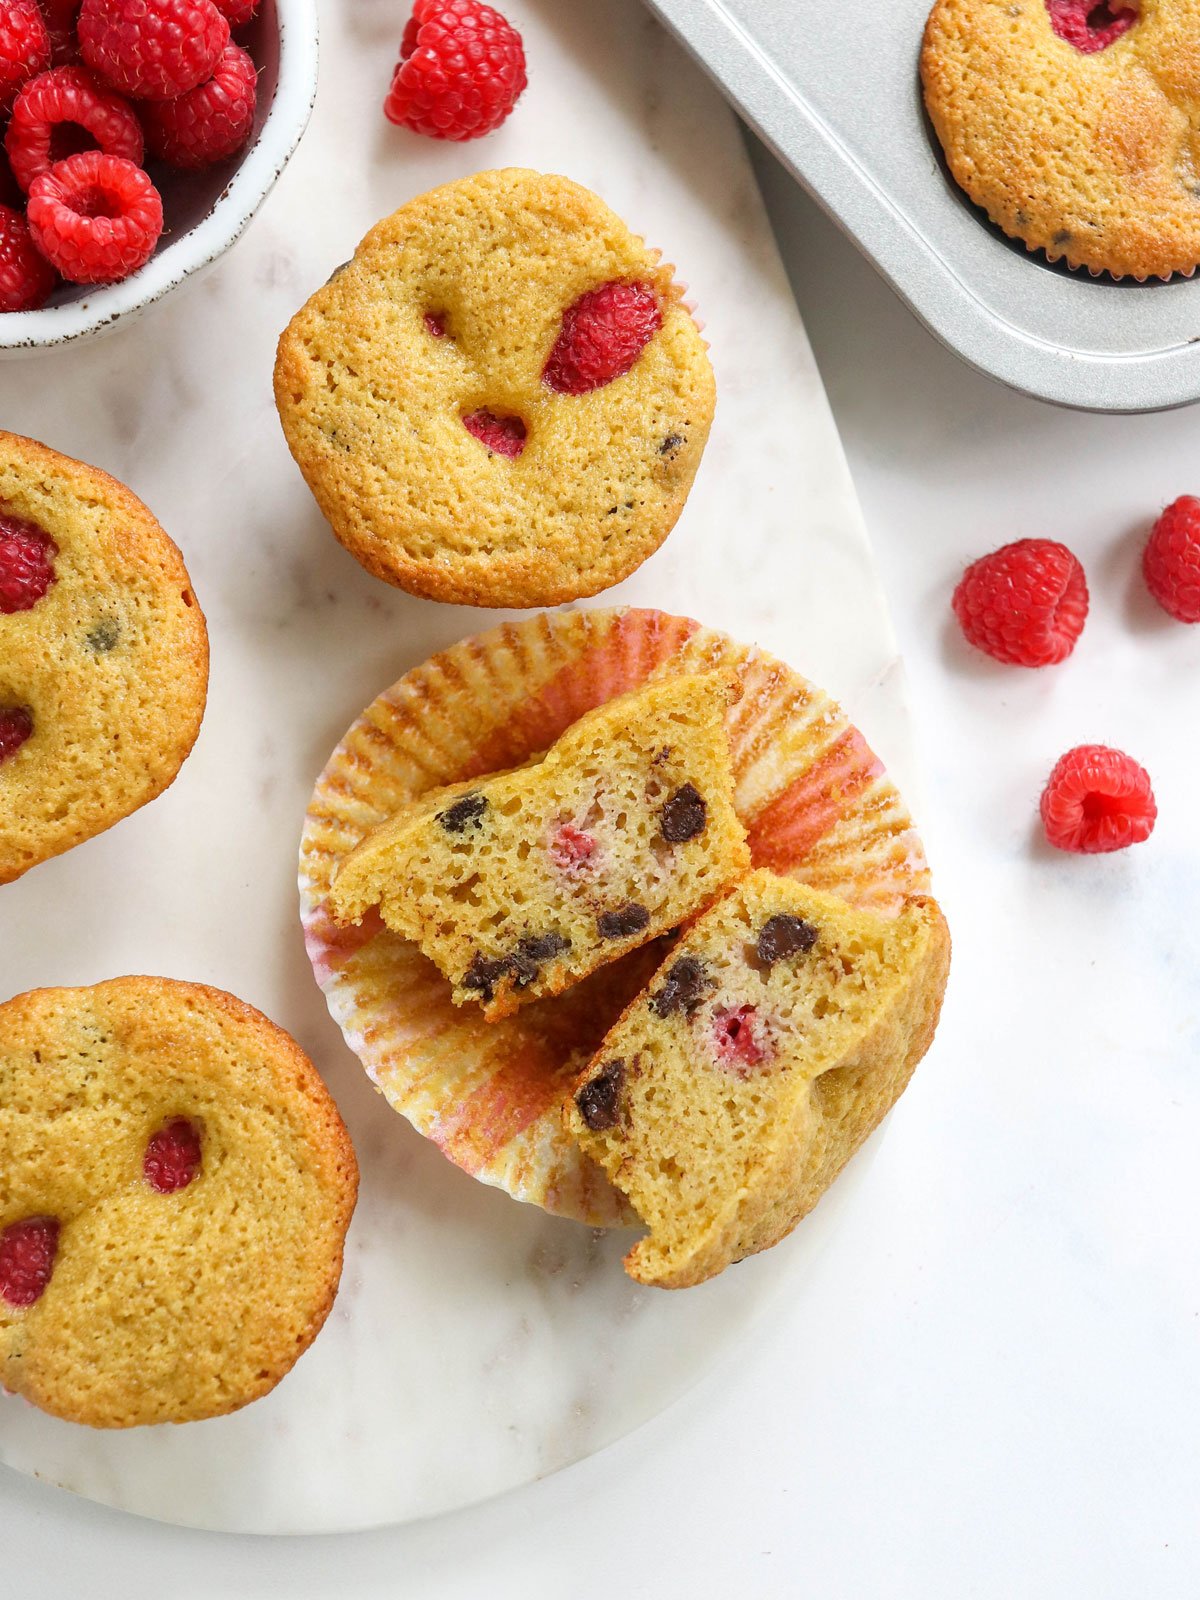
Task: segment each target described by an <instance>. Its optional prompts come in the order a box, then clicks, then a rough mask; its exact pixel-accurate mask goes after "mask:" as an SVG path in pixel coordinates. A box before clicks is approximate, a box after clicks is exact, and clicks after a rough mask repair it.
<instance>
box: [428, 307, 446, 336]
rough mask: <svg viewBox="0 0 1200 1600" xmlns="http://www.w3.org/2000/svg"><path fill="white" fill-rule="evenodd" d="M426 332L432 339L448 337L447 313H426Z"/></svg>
mask: <svg viewBox="0 0 1200 1600" xmlns="http://www.w3.org/2000/svg"><path fill="white" fill-rule="evenodd" d="M425 332H426V333H427V334H428V335H429V337H430V338H431V339H444V338H445V337H446V313H445V312H444V311H427V312H426V313H425Z"/></svg>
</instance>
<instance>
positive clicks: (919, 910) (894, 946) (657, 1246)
mask: <svg viewBox="0 0 1200 1600" xmlns="http://www.w3.org/2000/svg"><path fill="white" fill-rule="evenodd" d="M949 959H950V937H949V934H948V932H947V929H946V924H945V921H944V919H943V917H942V914H941V912H940V910H939V909H938V907H937V905H936V903H935V902H934V901H933V900H930V899H927V898H922V897H913V898H912V899H910V900H909V901H908V902H907V904H906V905H905V906H904V908H903V909H902V911H901V912H900V915H899V916H898V917H896V918H894V919H890V920H889V919H887V918H884V917H878V916H875V915H874V914H873V913H871V912H868V911H858V910H854V909H852V908H851V907H850V906H848V905H846V904H845V903H844V902H843V901H841V900H837V899H835V898H834V897H833V896H832V895H827V894H823V893H821V892H819V891H818V890H815V889H810V888H807V887H806V886H805V885H803V884H800V883H797V882H795V881H794V880H792V879H790V878H782V877H778V876H776V875H775V874H773V873H771V872H767V871H758V872H754V873H751V874H750V875H749V876H748V877H747V878H745V879H744V880H743V881H742V882H741V883H740V884H739V885H738V886H737V888H736V889H735V890H734V891H733V892H732V893H731V894H729V895H728V896H727V897H726V898H725V899H723V900H722V901H720V902H719V903H718V904H717V905H716V906H714V907H713V908H712V910H710V911H709V912H707V913H706V915H704V916H703V917H701V918H700V919H699V921H697V922H696V923H695V924H694V925H693V926H692V927H691V928H690V929H689V930H688V932H687V933H685V935H684V937H683V938H682V940H681V941H680V942H679V944H678V945H677V946H676V947H675V948H674V949H673V950H672V951H671V953H670V955H669V956H668V957H667V959H666V962H665V963H664V965H663V966H662V967H661V968H660V969H659V971H658V973H657V975H656V976H655V978H654V979H652V980H651V982H650V984H649V985H648V987H647V988H646V990H645V991H644V992H643V993H642V994H641V995H640V996H639V997H638V998H637V999H636V1000H635V1001H634V1002H633V1003H632V1005H631V1006H630V1007H629V1008H628V1010H627V1011H626V1012H625V1014H624V1015H623V1016H622V1017H621V1019H620V1020H619V1021H618V1022H617V1024H616V1025H615V1027H613V1029H612V1030H611V1032H610V1033H609V1034H608V1036H607V1038H606V1039H605V1041H604V1043H603V1045H602V1046H601V1047H600V1050H599V1051H598V1052H597V1054H596V1056H595V1057H594V1059H593V1060H592V1062H591V1064H590V1066H589V1067H588V1069H587V1071H586V1072H585V1073H584V1074H583V1076H582V1078H581V1080H580V1082H579V1084H578V1086H577V1088H576V1092H575V1094H574V1096H573V1097H572V1098H571V1099H570V1100H569V1101H568V1102H567V1105H566V1108H565V1111H564V1116H565V1119H566V1124H567V1128H568V1130H569V1132H571V1133H572V1134H573V1135H574V1137H575V1138H576V1140H577V1141H578V1142H579V1144H580V1145H581V1146H582V1148H583V1150H584V1152H585V1154H587V1155H589V1156H591V1157H593V1158H594V1159H595V1160H596V1161H598V1162H599V1163H600V1165H601V1166H602V1167H603V1168H604V1170H605V1172H607V1173H608V1176H609V1177H610V1178H611V1179H612V1181H613V1183H614V1184H615V1185H616V1186H617V1188H618V1189H620V1190H621V1192H622V1193H623V1194H625V1195H626V1196H627V1198H628V1199H629V1200H630V1202H631V1203H632V1205H633V1207H634V1209H635V1210H636V1211H637V1213H638V1215H639V1216H640V1217H641V1219H642V1221H643V1222H644V1223H645V1224H646V1226H647V1228H648V1229H649V1233H648V1235H647V1237H646V1238H644V1239H642V1240H641V1241H639V1243H638V1244H636V1245H635V1246H634V1247H633V1249H632V1251H631V1252H630V1253H629V1255H628V1256H627V1257H626V1258H625V1266H626V1270H627V1271H628V1272H629V1274H630V1276H631V1277H633V1278H636V1279H637V1280H638V1281H639V1282H641V1283H646V1284H654V1285H657V1286H658V1287H660V1288H665V1289H679V1288H685V1287H687V1286H689V1285H692V1284H696V1283H702V1282H703V1281H704V1280H705V1279H706V1278H711V1277H713V1276H714V1275H715V1274H716V1273H718V1272H720V1271H722V1269H723V1268H725V1267H727V1266H728V1265H729V1264H730V1263H731V1262H733V1261H740V1260H742V1259H743V1257H745V1256H748V1255H753V1254H754V1253H755V1252H756V1251H759V1250H765V1249H767V1248H768V1247H769V1246H770V1245H773V1244H776V1243H777V1242H778V1241H779V1240H780V1239H782V1238H783V1237H784V1236H785V1235H786V1234H788V1233H790V1232H791V1230H792V1229H793V1228H794V1227H795V1226H796V1223H797V1222H799V1221H800V1219H801V1218H802V1217H803V1216H804V1215H805V1214H806V1213H807V1212H808V1211H810V1210H811V1209H812V1207H813V1206H814V1205H815V1204H816V1203H817V1201H818V1200H819V1199H820V1197H821V1195H822V1194H823V1193H824V1192H825V1190H826V1189H827V1188H828V1187H829V1185H830V1184H831V1183H832V1182H833V1180H834V1179H835V1178H836V1177H837V1175H838V1173H839V1172H840V1171H841V1169H842V1167H843V1166H844V1165H845V1164H846V1162H847V1161H848V1160H849V1158H850V1157H851V1156H852V1155H853V1154H854V1152H855V1150H856V1149H857V1148H858V1146H859V1145H860V1144H861V1143H862V1141H863V1140H864V1139H865V1138H866V1136H867V1135H868V1134H869V1133H870V1132H871V1131H872V1129H873V1128H875V1127H876V1125H877V1124H878V1123H879V1122H880V1121H881V1119H882V1118H883V1116H884V1115H885V1113H886V1112H887V1111H888V1110H889V1109H890V1107H891V1106H892V1105H893V1104H894V1102H895V1101H896V1099H897V1097H898V1096H899V1095H900V1093H901V1092H902V1091H903V1089H904V1088H905V1086H906V1084H907V1083H908V1080H909V1077H910V1076H911V1074H912V1071H913V1068H914V1067H915V1066H916V1064H917V1062H918V1061H919V1060H920V1059H921V1057H922V1056H923V1055H924V1054H925V1051H926V1050H927V1049H928V1048H929V1044H930V1042H931V1040H932V1038H933V1032H934V1028H935V1027H936V1025H937V1019H938V1014H939V1012H940V1009H941V1003H942V995H943V992H944V990H945V985H946V976H947V971H948V967H949Z"/></svg>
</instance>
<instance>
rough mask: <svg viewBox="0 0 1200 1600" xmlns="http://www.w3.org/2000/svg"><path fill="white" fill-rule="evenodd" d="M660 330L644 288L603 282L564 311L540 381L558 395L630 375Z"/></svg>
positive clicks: (654, 303) (653, 299) (658, 313)
mask: <svg viewBox="0 0 1200 1600" xmlns="http://www.w3.org/2000/svg"><path fill="white" fill-rule="evenodd" d="M661 327H662V310H661V308H660V306H659V303H658V297H657V295H656V294H655V293H654V290H653V289H652V288H651V287H650V285H649V284H648V283H602V284H601V285H600V287H599V288H598V289H589V290H588V292H587V293H586V294H583V295H580V297H579V299H578V300H576V302H575V304H574V305H573V306H568V307H567V309H566V310H565V311H564V312H563V319H562V327H561V328H560V330H559V334H558V338H557V339H556V340H555V341H554V348H553V350H551V352H550V358H549V360H548V361H547V362H546V366H545V369H544V371H543V372H542V378H543V380H544V381H545V382H546V383H548V384H549V385H550V387H551V388H552V389H554V390H556V391H557V392H558V393H559V394H587V393H588V391H589V390H591V389H601V388H603V387H604V385H605V384H606V383H611V382H612V381H613V379H614V378H619V377H620V376H621V375H622V374H623V373H626V372H628V371H629V369H630V367H632V366H633V364H634V362H635V361H636V360H637V358H638V357H639V356H640V355H641V353H642V351H643V350H644V349H645V348H646V346H647V345H648V344H649V343H650V341H651V339H653V337H654V335H655V334H656V333H657V332H658V330H659V329H660V328H661Z"/></svg>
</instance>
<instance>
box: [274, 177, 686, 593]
mask: <svg viewBox="0 0 1200 1600" xmlns="http://www.w3.org/2000/svg"><path fill="white" fill-rule="evenodd" d="M672 274H673V269H672V268H671V267H669V266H666V265H665V264H664V263H663V262H662V261H661V260H660V259H659V256H658V254H657V252H655V251H652V250H649V249H648V248H647V247H646V245H645V244H644V243H643V242H642V240H641V239H639V238H637V237H635V235H634V234H632V233H631V232H630V231H629V229H628V228H627V227H626V226H625V224H624V223H623V222H622V221H621V220H620V218H619V217H617V216H615V215H614V214H613V213H612V212H611V211H610V210H609V209H608V207H607V206H606V205H604V203H603V202H602V201H601V200H599V199H598V198H597V196H596V195H594V194H592V193H590V192H589V191H588V190H587V189H583V188H581V187H580V186H579V185H578V184H576V183H572V182H570V181H569V180H568V179H566V178H560V177H552V176H548V175H546V174H543V173H539V172H530V171H526V170H524V169H520V168H510V169H506V170H503V171H496V172H482V173H477V174H476V175H475V176H473V177H469V178H463V179H460V180H458V181H457V182H455V183H450V184H446V185H445V186H444V187H443V188H440V189H435V190H434V191H433V192H432V193H430V194H425V195H422V196H420V197H419V198H418V199H416V200H413V201H410V202H409V204H408V205H406V206H403V207H402V208H401V209H400V210H399V211H397V212H396V213H395V214H394V215H393V216H391V217H388V218H387V219H386V220H385V221H383V222H381V223H379V225H378V226H377V227H375V228H373V229H372V230H371V232H370V233H369V234H368V235H367V237H366V238H365V239H364V240H363V242H362V243H361V244H360V245H359V247H358V250H357V252H356V253H355V256H354V259H353V261H351V262H350V263H348V264H347V265H346V266H345V267H344V268H343V269H341V270H340V271H339V272H337V273H336V274H335V275H334V277H333V278H332V279H331V280H330V282H329V283H327V284H326V285H325V287H324V288H323V289H320V290H318V291H317V293H316V294H315V295H313V297H312V299H311V300H309V302H308V304H307V305H305V306H304V307H303V308H302V309H301V310H300V311H299V312H298V313H297V315H296V316H295V317H294V318H293V319H292V322H291V324H290V325H289V327H288V328H287V330H286V332H285V333H284V335H283V337H282V339H281V340H280V343H279V352H278V357H277V360H276V366H275V399H276V403H277V405H278V408H279V415H280V418H281V420H282V423H283V430H284V433H285V434H286V436H287V441H288V444H289V446H290V447H291V451H292V454H293V455H294V456H295V458H296V461H297V463H298V464H299V467H300V470H301V471H302V472H303V474H304V476H305V478H306V479H307V481H308V484H309V487H310V488H311V489H312V491H313V494H314V495H315V496H316V499H317V502H318V504H319V505H320V507H321V510H322V511H323V512H324V514H325V516H326V517H327V518H328V520H329V522H330V524H331V526H332V528H333V531H334V533H335V534H336V535H337V537H338V538H339V539H340V540H341V542H342V543H343V544H344V545H345V546H346V548H347V549H348V550H350V551H351V552H352V553H353V554H354V555H355V556H356V557H357V558H358V560H359V561H361V562H362V564H363V565H364V566H365V567H366V568H367V569H368V570H369V571H371V572H373V573H374V574H375V575H376V576H377V577H380V578H383V579H385V580H386V581H387V582H389V583H394V584H397V585H398V586H399V587H400V588H402V589H408V590H409V591H411V592H412V593H413V594H419V595H424V596H427V597H428V598H430V599H433V600H450V601H458V602H462V603H465V604H468V605H479V606H534V605H555V604H558V603H560V602H563V601H569V600H574V599H577V598H579V597H580V596H583V595H592V594H597V593H598V592H599V591H600V590H602V589H607V588H609V587H610V586H611V585H612V584H614V583H617V582H619V581H620V580H621V579H622V578H625V577H627V576H628V575H629V574H630V573H631V572H632V571H634V569H635V568H636V567H638V566H640V565H641V563H642V562H643V561H644V560H645V559H646V557H647V556H649V555H651V554H652V553H653V552H654V551H655V550H656V549H657V548H658V546H659V545H660V544H661V543H662V541H663V540H664V539H665V538H666V536H667V534H668V533H669V532H670V531H671V528H672V527H673V526H674V524H675V521H676V519H677V518H678V516H679V514H680V512H681V511H682V509H683V505H684V501H685V500H686V498H687V494H688V490H689V488H690V487H691V483H692V479H693V478H694V476H695V473H696V468H697V467H698V465H699V463H700V456H701V453H702V451H703V449H704V445H705V441H706V440H707V437H708V430H709V425H710V423H711V421H712V413H713V406H714V402H715V389H714V383H713V375H712V368H711V366H710V365H709V361H708V356H707V353H706V349H705V345H704V341H703V340H702V339H701V337H700V333H699V330H698V329H697V327H696V324H695V322H694V321H693V319H692V317H691V315H690V313H689V312H688V310H687V308H686V307H685V305H684V303H683V298H682V291H681V290H680V288H679V286H678V285H677V284H676V283H675V282H674V280H673V275H672Z"/></svg>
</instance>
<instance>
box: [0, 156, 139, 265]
mask: <svg viewBox="0 0 1200 1600" xmlns="http://www.w3.org/2000/svg"><path fill="white" fill-rule="evenodd" d="M28 216H29V230H30V232H31V233H32V234H33V241H34V243H35V244H36V245H37V247H38V249H39V250H40V251H41V252H42V254H43V255H44V256H45V257H46V259H47V260H48V261H50V262H51V263H52V264H53V265H54V266H56V267H57V268H58V270H59V272H61V273H62V275H63V277H64V278H67V279H69V280H70V282H71V283H117V282H119V281H120V279H122V278H127V277H128V276H129V274H130V273H131V272H136V271H137V270H138V268H139V267H144V266H145V264H146V262H147V261H149V259H150V257H151V256H152V255H153V254H154V247H155V245H156V244H157V243H158V240H159V236H160V235H161V233H162V227H163V209H162V197H161V195H160V194H159V192H158V190H157V189H156V188H155V187H154V185H153V184H152V183H151V182H150V179H149V178H148V177H147V176H146V174H145V173H144V172H143V171H142V169H141V167H137V166H134V164H133V162H132V161H124V160H122V158H121V157H120V156H106V155H104V153H103V152H102V151H100V150H84V151H82V152H81V153H80V154H79V155H77V156H68V157H67V159H66V160H65V161H60V162H59V163H58V165H57V166H56V167H51V169H50V171H49V172H43V173H42V175H41V177H40V178H35V179H34V182H33V187H32V188H31V189H30V191H29V212H28Z"/></svg>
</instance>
